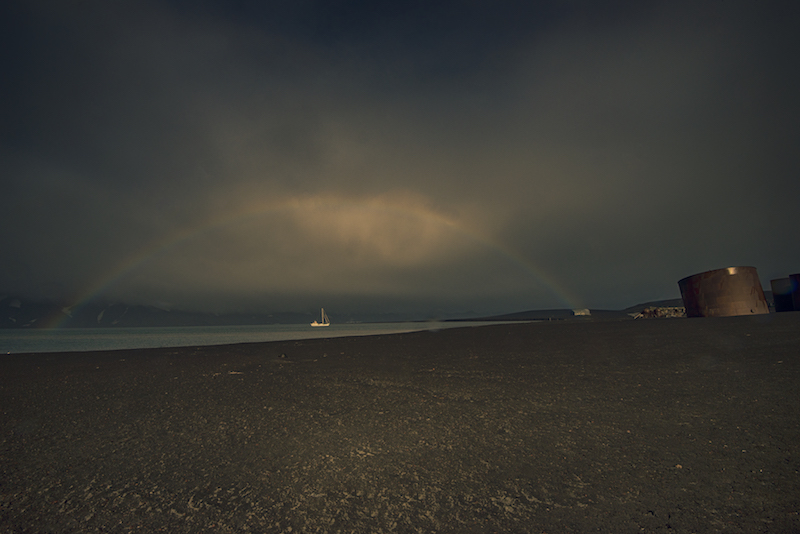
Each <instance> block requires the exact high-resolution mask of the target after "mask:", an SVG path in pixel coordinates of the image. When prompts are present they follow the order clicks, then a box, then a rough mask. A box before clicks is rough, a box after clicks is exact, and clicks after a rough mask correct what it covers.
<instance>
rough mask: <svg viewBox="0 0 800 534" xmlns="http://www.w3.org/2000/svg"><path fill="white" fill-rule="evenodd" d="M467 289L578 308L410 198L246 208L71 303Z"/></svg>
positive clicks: (158, 246) (498, 248)
mask: <svg viewBox="0 0 800 534" xmlns="http://www.w3.org/2000/svg"><path fill="white" fill-rule="evenodd" d="M472 219H474V220H480V217H479V216H478V214H474V217H472ZM421 273H429V274H421ZM198 288H213V290H209V291H207V292H204V291H203V290H202V289H200V290H199V291H198ZM465 288H466V291H467V292H469V291H472V292H474V293H475V294H476V295H480V294H482V293H493V292H496V291H501V292H503V291H510V290H513V291H519V290H520V288H522V289H523V290H524V289H525V288H529V289H530V288H536V289H537V290H539V291H545V292H549V293H551V295H556V296H557V298H558V299H559V300H560V301H562V302H563V303H565V304H566V305H569V306H577V305H578V303H577V299H575V298H574V297H571V296H569V295H568V293H567V291H565V290H564V289H562V288H561V287H560V286H559V285H558V284H557V283H556V282H555V281H554V280H553V279H552V278H551V277H550V276H548V275H547V274H546V273H544V272H543V271H541V269H539V268H537V267H536V266H535V265H534V264H533V263H531V262H529V261H526V260H525V259H523V258H521V257H520V256H518V255H516V254H514V253H513V252H512V251H510V250H509V249H508V248H507V247H504V246H503V245H502V244H501V243H499V242H498V241H497V240H496V239H493V238H492V237H491V234H489V233H486V232H483V231H481V230H480V229H478V228H476V227H475V226H473V225H471V224H469V223H468V222H466V221H465V220H463V219H462V218H458V217H455V216H449V215H445V214H443V213H442V212H441V211H438V210H435V209H433V208H432V207H431V206H430V204H429V202H428V201H427V200H426V199H425V198H423V197H421V196H418V195H413V194H410V193H393V194H385V195H376V196H371V197H350V198H348V197H341V196H336V195H311V196H306V197H300V196H295V197H290V198H286V199H283V200H281V201H277V202H276V201H269V202H262V203H254V204H251V205H249V206H245V207H242V208H241V209H239V210H237V211H236V212H235V213H233V214H229V215H227V216H224V217H217V218H213V219H210V220H207V221H205V222H204V223H203V224H200V225H197V226H195V227H193V228H191V229H188V230H185V231H183V232H180V233H178V234H175V235H172V236H169V237H167V238H165V239H163V240H161V241H159V242H158V243H155V244H153V245H152V246H150V247H148V248H146V249H145V250H143V251H141V252H140V253H138V254H136V255H134V256H132V257H130V258H128V259H127V260H126V261H125V262H123V263H122V264H121V265H120V266H119V267H118V268H117V269H115V270H114V271H113V272H112V273H110V274H109V275H108V276H106V277H104V278H103V279H102V280H100V281H98V283H96V284H95V285H93V286H92V287H91V288H88V289H87V290H86V291H85V292H84V293H83V295H82V296H81V297H80V298H79V299H78V302H82V301H85V300H87V299H90V298H93V297H97V296H103V295H109V296H110V295H118V296H120V297H125V298H128V299H131V298H134V299H135V298H137V297H138V298H141V299H143V300H146V299H147V298H151V297H155V296H156V295H171V296H172V298H176V299H178V300H180V298H181V295H197V294H198V293H199V294H200V296H201V297H204V298H213V297H214V296H215V295H220V294H224V295H235V296H237V297H238V298H241V297H243V296H247V295H250V296H254V295H265V296H268V295H274V294H280V295H287V294H298V295H308V294H318V295H343V294H355V295H373V294H388V295H395V296H405V297H407V296H414V297H420V296H427V297H431V296H440V297H447V296H449V295H450V294H452V293H459V292H461V293H464V292H465ZM151 293H152V295H151Z"/></svg>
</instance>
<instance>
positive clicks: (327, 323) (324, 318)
mask: <svg viewBox="0 0 800 534" xmlns="http://www.w3.org/2000/svg"><path fill="white" fill-rule="evenodd" d="M321 310H322V313H321V314H320V315H321V320H322V322H321V323H318V322H317V321H314V322H313V323H311V326H330V325H331V320H330V319H328V314H327V313H325V308H321Z"/></svg>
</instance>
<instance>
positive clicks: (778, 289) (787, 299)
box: [769, 278, 797, 312]
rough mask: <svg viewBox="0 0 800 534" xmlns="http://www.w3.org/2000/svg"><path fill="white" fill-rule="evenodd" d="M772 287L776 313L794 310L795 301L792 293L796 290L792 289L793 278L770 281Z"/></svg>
mask: <svg viewBox="0 0 800 534" xmlns="http://www.w3.org/2000/svg"><path fill="white" fill-rule="evenodd" d="M769 285H770V287H772V299H773V300H774V301H775V311H776V312H787V311H793V310H794V300H793V295H792V293H793V292H794V291H793V289H794V290H796V289H797V288H796V286H795V288H792V279H791V278H776V279H775V280H770V282H769Z"/></svg>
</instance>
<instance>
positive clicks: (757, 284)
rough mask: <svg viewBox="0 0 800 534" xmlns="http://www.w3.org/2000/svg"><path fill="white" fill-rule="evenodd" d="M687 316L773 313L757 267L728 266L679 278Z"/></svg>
mask: <svg viewBox="0 0 800 534" xmlns="http://www.w3.org/2000/svg"><path fill="white" fill-rule="evenodd" d="M678 287H680V290H681V297H683V304H684V306H685V307H686V315H687V317H729V316H732V315H756V314H763V313H769V307H768V306H767V299H766V298H764V290H763V289H762V287H761V281H760V280H759V279H758V273H757V272H756V268H755V267H728V268H725V269H715V270H713V271H706V272H704V273H699V274H695V275H692V276H687V277H686V278H684V279H682V280H680V281H678Z"/></svg>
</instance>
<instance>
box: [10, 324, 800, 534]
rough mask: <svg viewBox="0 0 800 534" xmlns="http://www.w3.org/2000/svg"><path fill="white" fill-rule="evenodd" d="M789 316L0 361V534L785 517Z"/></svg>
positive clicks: (526, 528) (556, 525)
mask: <svg viewBox="0 0 800 534" xmlns="http://www.w3.org/2000/svg"><path fill="white" fill-rule="evenodd" d="M799 375H800V313H786V314H776V315H770V316H760V317H735V318H725V319H653V320H641V321H619V322H593V321H576V322H558V323H556V322H553V323H531V324H515V325H496V326H489V327H480V328H477V327H476V328H464V329H454V330H443V331H439V332H420V333H413V334H400V335H387V336H374V337H363V338H344V339H341V338H340V339H329V340H324V339H323V340H307V341H298V342H295V341H292V342H279V343H265V344H243V345H231V346H223V347H219V346H217V347H198V348H182V349H157V350H138V351H116V352H95V353H71V354H37V355H30V354H24V355H11V356H4V357H3V358H2V360H0V410H1V411H2V414H1V415H0V432H1V434H0V532H3V533H6V532H49V533H62V532H170V533H181V532H363V533H380V532H458V533H470V532H535V533H541V532H549V533H563V532H613V533H626V532H731V533H733V532H742V533H756V532H800V516H798V512H800V476H799V471H800V417H798V409H800V387H798V386H800V383H799V382H798V377H799Z"/></svg>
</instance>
